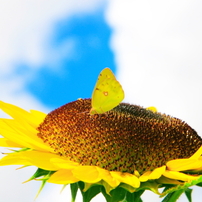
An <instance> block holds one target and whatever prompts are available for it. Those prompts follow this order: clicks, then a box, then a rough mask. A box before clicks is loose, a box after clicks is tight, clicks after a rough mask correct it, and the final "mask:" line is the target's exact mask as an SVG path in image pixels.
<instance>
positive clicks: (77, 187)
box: [70, 183, 79, 202]
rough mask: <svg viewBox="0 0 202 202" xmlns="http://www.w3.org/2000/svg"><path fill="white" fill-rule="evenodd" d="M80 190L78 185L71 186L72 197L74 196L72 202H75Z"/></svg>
mask: <svg viewBox="0 0 202 202" xmlns="http://www.w3.org/2000/svg"><path fill="white" fill-rule="evenodd" d="M78 189H79V185H78V183H73V184H70V190H71V195H72V201H71V202H75V200H76V195H77V192H78Z"/></svg>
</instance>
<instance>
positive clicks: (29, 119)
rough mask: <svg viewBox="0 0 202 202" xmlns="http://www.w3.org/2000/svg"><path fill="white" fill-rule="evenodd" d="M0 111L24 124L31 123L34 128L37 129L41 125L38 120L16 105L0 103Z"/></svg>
mask: <svg viewBox="0 0 202 202" xmlns="http://www.w3.org/2000/svg"><path fill="white" fill-rule="evenodd" d="M0 109H2V110H3V111H4V112H5V113H7V114H8V115H10V116H11V117H12V118H14V119H15V120H18V121H19V122H20V123H22V124H27V123H29V124H30V125H32V126H34V127H37V126H38V124H39V123H38V121H36V118H35V117H34V116H32V115H31V114H30V113H29V112H27V111H25V110H24V109H21V108H20V107H17V106H15V105H12V104H9V103H5V102H2V101H0Z"/></svg>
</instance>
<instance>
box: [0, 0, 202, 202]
mask: <svg viewBox="0 0 202 202" xmlns="http://www.w3.org/2000/svg"><path fill="white" fill-rule="evenodd" d="M201 10H202V2H201V1H200V0H178V1H174V0H170V1H162V0H153V1H149V0H136V1H134V0H125V1H122V0H83V1H79V0H74V1H71V0H59V1H56V0H43V1H41V0H30V1H26V0H7V1H3V0H0V100H3V101H5V102H9V103H12V104H15V105H18V106H20V107H23V108H24V109H27V110H28V109H37V110H41V111H44V112H49V111H50V110H53V109H55V108H57V107H59V106H61V105H63V104H65V103H68V102H70V101H73V100H76V99H77V98H80V97H82V98H88V97H90V96H91V92H92V90H93V87H94V84H95V81H96V79H97V76H98V74H99V72H100V71H101V70H102V69H103V68H105V67H110V68H111V69H112V70H113V71H114V72H115V73H116V75H117V78H118V80H119V81H120V82H121V84H122V86H123V88H124V90H125V94H126V98H125V102H129V103H133V104H138V105H141V106H144V107H148V106H156V107H157V109H158V111H160V112H163V113H166V114H170V115H172V116H175V117H178V118H180V119H182V120H184V121H186V122H187V123H188V124H189V125H190V126H192V127H193V128H194V129H195V130H196V131H197V132H198V134H199V135H202V126H201V120H202V106H201V102H202V97H201V92H202V57H201V54H202V37H201V36H202V12H201ZM0 115H1V117H4V116H5V115H4V114H3V113H1V112H0ZM1 151H2V150H1ZM17 167H18V166H7V167H0V198H1V201H3V202H12V201H19V202H31V201H33V199H34V196H35V194H36V192H37V190H38V188H39V182H35V181H34V182H28V183H25V184H21V183H22V182H23V181H25V180H27V179H28V178H29V177H30V176H31V175H32V173H33V172H34V170H35V169H34V168H32V167H30V168H25V169H21V170H17V171H16V170H15V168H17ZM60 189H61V186H56V185H51V184H48V185H47V186H46V187H45V188H44V190H43V191H42V193H41V195H40V196H39V197H38V199H37V200H36V202H58V201H60V202H68V201H70V195H69V192H68V188H67V189H65V190H64V191H63V193H62V194H60ZM201 197H202V194H201V192H200V191H199V189H194V200H193V201H194V202H199V201H201ZM100 200H101V199H100ZM78 201H80V200H78ZM94 201H98V199H95V200H94ZM144 201H145V202H157V201H160V200H159V199H158V197H157V196H155V195H153V194H152V193H150V192H148V193H147V194H145V195H144ZM184 201H185V198H182V199H180V200H179V202H184Z"/></svg>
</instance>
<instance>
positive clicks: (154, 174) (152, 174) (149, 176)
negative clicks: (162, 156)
mask: <svg viewBox="0 0 202 202" xmlns="http://www.w3.org/2000/svg"><path fill="white" fill-rule="evenodd" d="M165 170H166V166H161V167H159V168H156V169H155V170H153V171H147V172H145V173H144V174H143V175H141V176H140V178H139V180H140V182H146V181H148V180H154V179H158V178H160V177H161V176H162V174H163V173H164V172H165Z"/></svg>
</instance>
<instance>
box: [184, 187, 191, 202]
mask: <svg viewBox="0 0 202 202" xmlns="http://www.w3.org/2000/svg"><path fill="white" fill-rule="evenodd" d="M192 191H193V190H192V189H189V188H187V189H186V190H185V195H186V197H187V199H188V201H189V202H192V198H191V194H192Z"/></svg>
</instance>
